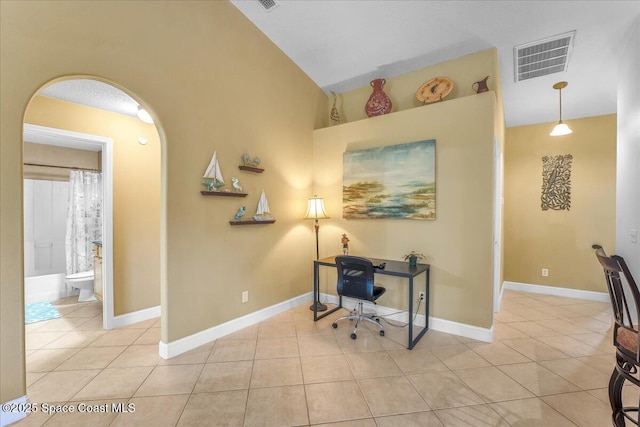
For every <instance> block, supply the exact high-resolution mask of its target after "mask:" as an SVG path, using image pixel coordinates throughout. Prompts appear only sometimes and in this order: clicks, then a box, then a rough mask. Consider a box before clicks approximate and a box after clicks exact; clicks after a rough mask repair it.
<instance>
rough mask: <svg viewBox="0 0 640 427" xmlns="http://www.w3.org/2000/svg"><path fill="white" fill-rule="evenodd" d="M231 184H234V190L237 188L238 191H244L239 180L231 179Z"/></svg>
mask: <svg viewBox="0 0 640 427" xmlns="http://www.w3.org/2000/svg"><path fill="white" fill-rule="evenodd" d="M231 182H232V183H233V188H235V189H236V190H238V191H242V187H241V186H240V183H239V182H238V178H233V177H232V178H231Z"/></svg>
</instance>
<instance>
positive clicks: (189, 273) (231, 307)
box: [0, 1, 327, 402]
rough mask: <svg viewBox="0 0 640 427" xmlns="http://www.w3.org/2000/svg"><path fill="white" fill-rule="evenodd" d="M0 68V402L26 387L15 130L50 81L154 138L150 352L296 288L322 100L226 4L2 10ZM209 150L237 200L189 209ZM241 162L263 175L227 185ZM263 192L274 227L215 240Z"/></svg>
mask: <svg viewBox="0 0 640 427" xmlns="http://www.w3.org/2000/svg"><path fill="white" fill-rule="evenodd" d="M0 66H1V67H2V68H1V73H0V122H1V123H2V127H1V128H0V141H1V142H2V143H1V144H0V206H1V209H2V210H1V212H0V231H1V236H0V266H1V270H0V279H1V283H0V297H1V301H0V320H1V325H0V360H1V361H2V363H1V365H0V376H1V377H2V384H1V385H0V401H2V402H6V401H8V400H11V399H13V398H16V397H19V396H22V395H24V394H25V389H26V387H25V368H24V328H22V327H21V326H20V325H21V323H22V322H23V310H24V307H23V304H22V303H23V295H22V294H23V284H22V282H23V279H22V263H23V261H22V232H21V230H22V167H21V165H22V142H21V141H22V123H23V115H24V112H25V110H26V108H27V105H28V103H29V101H30V99H31V97H32V96H33V95H34V94H35V93H36V92H37V91H38V90H39V89H40V88H41V87H42V86H43V85H45V84H46V83H48V82H50V81H51V80H52V79H57V78H61V77H64V76H79V75H80V76H96V77H97V78H99V79H101V80H103V81H106V82H108V83H112V84H114V85H116V86H117V87H119V88H121V89H123V90H124V91H125V92H127V93H129V94H131V95H132V96H134V98H136V99H139V100H140V101H141V102H142V104H143V105H144V106H145V107H148V109H149V111H151V113H152V115H153V117H154V119H155V121H156V123H157V124H158V127H159V128H158V130H159V134H160V138H161V153H162V155H161V156H162V184H161V205H162V206H163V208H164V210H163V211H162V212H161V270H160V280H161V303H162V322H161V323H162V340H163V341H164V342H171V341H174V340H177V339H179V338H182V337H184V336H186V335H189V334H192V333H194V332H198V331H202V330H204V329H207V328H210V327H212V326H216V325H218V324H220V323H223V322H225V321H228V320H231V319H234V318H237V317H240V316H242V315H245V314H248V313H251V312H254V311H256V310H258V309H261V308H264V307H267V306H270V305H272V304H275V303H277V302H280V301H283V300H286V299H288V298H291V297H294V296H297V295H300V294H303V293H305V292H308V291H309V290H310V286H311V281H312V278H311V276H312V269H311V260H312V259H313V258H314V255H315V253H314V247H313V245H314V243H313V242H314V238H313V231H312V228H311V227H309V226H308V225H309V224H303V223H302V221H300V218H302V216H303V215H304V212H305V206H306V199H307V198H308V197H309V196H310V195H311V170H310V168H309V165H310V164H311V163H312V130H313V129H314V128H317V127H322V125H323V123H324V122H325V121H326V114H325V112H326V110H327V97H326V96H325V95H324V94H323V93H322V91H321V90H320V89H319V88H318V87H317V86H316V85H315V84H314V83H313V82H312V81H311V80H310V79H309V78H308V77H307V76H306V75H305V74H304V73H302V71H301V70H300V69H299V68H298V67H297V66H296V65H295V64H294V63H293V62H291V60H289V58H287V56H286V55H284V54H283V53H282V52H281V51H280V50H279V49H277V48H276V47H275V46H274V45H273V44H272V43H271V42H270V41H269V40H268V39H267V38H266V37H265V36H264V35H263V34H262V33H260V31H259V30H258V29H257V28H255V27H254V26H253V25H252V24H251V23H250V22H249V21H248V20H247V19H246V18H245V17H244V16H243V15H242V14H241V13H240V12H239V11H238V10H237V9H235V7H233V6H232V5H231V4H230V3H228V2H222V1H219V2H218V1H216V2H201V1H175V2H116V3H113V2H103V1H95V2H77V1H56V2H26V1H25V2H0ZM214 150H217V151H218V156H219V159H220V164H221V167H222V171H223V173H224V174H225V177H226V178H227V179H228V178H230V177H231V176H235V175H236V174H237V176H238V177H239V178H240V181H241V183H242V184H243V187H245V190H246V191H247V192H248V193H249V196H248V197H247V198H246V199H232V198H214V197H202V196H201V195H200V192H199V191H200V189H201V188H202V187H201V176H202V173H203V171H204V169H205V168H206V166H207V163H208V162H209V159H210V158H211V155H212V153H213V151H214ZM245 151H246V152H249V153H250V154H251V155H252V156H260V157H261V158H262V159H263V165H264V167H265V169H266V171H265V172H264V173H263V174H261V175H254V174H248V173H246V172H242V173H240V171H238V169H237V165H238V164H239V162H240V156H241V155H242V153H243V152H245ZM126 167H127V168H128V167H130V166H129V165H127V166H126ZM262 189H265V190H266V192H267V195H268V197H269V204H270V207H271V209H272V213H273V215H274V216H275V218H276V220H277V222H276V223H275V224H273V225H263V226H254V227H252V226H248V227H231V226H229V224H228V220H229V219H230V218H231V217H232V216H233V214H234V213H235V211H236V210H237V209H238V207H239V205H240V204H241V203H246V205H247V209H248V210H249V212H251V211H253V209H255V205H256V204H257V201H258V196H259V192H260V190H262ZM163 208H161V209H163ZM130 262H135V260H130ZM243 290H248V291H249V293H250V297H249V302H248V303H246V304H242V303H241V302H240V301H241V292H242V291H243Z"/></svg>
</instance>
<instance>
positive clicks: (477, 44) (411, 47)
mask: <svg viewBox="0 0 640 427" xmlns="http://www.w3.org/2000/svg"><path fill="white" fill-rule="evenodd" d="M263 1H265V0H263ZM266 1H271V0H266ZM231 2H232V3H233V4H234V5H235V6H236V7H237V8H238V9H239V10H240V11H241V12H242V13H243V14H244V15H245V16H247V18H248V19H250V20H251V21H252V22H253V23H254V24H255V25H256V26H257V27H258V28H259V29H260V30H261V31H262V32H263V33H264V34H265V35H266V36H267V37H268V38H269V39H270V40H271V41H273V43H274V44H276V45H277V46H278V47H279V48H280V49H281V50H282V51H283V52H284V53H285V54H286V55H288V56H289V57H290V58H291V59H292V60H293V61H294V62H295V63H296V64H297V65H298V66H299V67H300V68H301V69H302V70H303V71H304V72H305V73H306V74H307V75H308V76H309V77H310V78H311V79H313V81H315V82H316V84H318V86H320V87H321V88H322V89H323V90H325V91H326V93H327V94H329V91H330V90H334V91H336V92H338V93H340V92H344V91H347V90H350V89H354V88H357V87H362V86H366V85H368V83H369V81H370V80H371V79H373V78H378V77H385V78H390V77H394V76H397V75H400V74H404V73H407V72H409V71H414V70H417V69H421V68H424V67H428V66H430V65H434V64H437V63H440V62H443V61H447V60H450V59H455V58H458V57H461V56H464V55H467V54H471V53H475V52H478V51H481V50H484V49H488V48H493V47H495V48H496V49H497V51H498V57H499V65H500V73H501V78H502V89H503V100H504V106H505V119H506V124H507V126H508V127H512V126H519V125H525V124H532V123H543V122H552V121H556V120H557V119H558V93H557V91H555V90H554V89H553V88H552V86H553V84H554V83H555V82H558V81H561V80H565V81H568V82H569V86H568V87H567V88H566V89H564V90H563V97H562V104H563V106H562V108H563V118H564V119H565V120H570V119H572V118H579V117H589V116H596V115H602V114H611V113H615V112H616V99H617V80H618V79H617V58H618V57H619V55H620V50H619V46H620V44H621V43H623V42H624V41H625V37H627V36H628V34H629V32H630V30H631V28H632V26H633V24H634V22H635V21H636V20H638V19H640V1H639V0H633V1H523V0H508V1H507V0H500V1H485V0H477V1H449V0H447V1H426V0H339V1H338V0H286V1H285V0H275V1H274V3H275V5H276V7H274V8H272V9H271V10H270V11H267V10H266V9H265V8H264V7H263V5H262V4H261V2H259V1H258V0H231ZM570 31H575V37H574V43H573V49H572V51H571V54H570V56H569V62H568V67H567V69H566V71H563V72H559V73H555V74H549V75H546V76H542V77H537V78H534V79H529V80H524V81H521V82H516V81H515V79H514V68H515V67H514V59H513V56H514V53H513V51H514V47H515V46H518V45H521V44H524V43H528V42H534V41H537V40H542V39H546V38H548V37H552V36H556V35H558V34H562V33H567V32H570ZM424 77H425V81H426V80H428V79H429V78H431V77H434V76H427V75H425V76H424ZM417 89H418V88H416V90H417ZM117 92H118V91H117V90H116V91H111V90H110V89H109V88H108V87H107V88H105V87H104V86H101V84H100V83H99V82H95V83H92V82H90V81H89V82H88V83H87V81H84V82H73V81H71V82H61V83H57V84H55V85H53V86H50V87H48V88H47V89H45V91H44V92H43V94H44V95H47V96H51V97H55V98H62V99H66V100H69V101H72V102H78V103H81V104H85V105H91V106H94V107H97V108H104V109H108V110H111V111H117V112H121V113H123V114H131V115H135V111H136V107H137V104H135V101H133V100H131V99H129V100H127V99H126V98H123V99H119V95H118V94H117Z"/></svg>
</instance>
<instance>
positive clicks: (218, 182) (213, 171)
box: [202, 151, 224, 191]
mask: <svg viewBox="0 0 640 427" xmlns="http://www.w3.org/2000/svg"><path fill="white" fill-rule="evenodd" d="M202 177H203V178H205V179H207V180H208V181H205V185H206V186H207V188H208V190H209V191H218V188H220V187H222V186H223V185H224V179H223V178H222V172H221V171H220V165H219V164H218V153H217V151H214V152H213V156H212V157H211V161H210V162H209V166H208V167H207V170H206V171H205V172H204V175H202Z"/></svg>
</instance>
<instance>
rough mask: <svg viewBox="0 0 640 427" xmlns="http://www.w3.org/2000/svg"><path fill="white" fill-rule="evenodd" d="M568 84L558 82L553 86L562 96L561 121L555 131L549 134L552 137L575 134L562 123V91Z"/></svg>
mask: <svg viewBox="0 0 640 427" xmlns="http://www.w3.org/2000/svg"><path fill="white" fill-rule="evenodd" d="M568 84H569V83H567V82H558V83H556V84H554V85H553V88H554V89H556V90H558V93H559V94H560V120H559V121H558V124H557V125H555V126H554V128H553V130H552V131H551V133H550V134H549V135H551V136H562V135H569V134H570V133H572V132H573V131H572V130H571V128H569V126H567V125H566V124H565V123H563V122H562V89H564V88H565V87H567V85H568Z"/></svg>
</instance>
